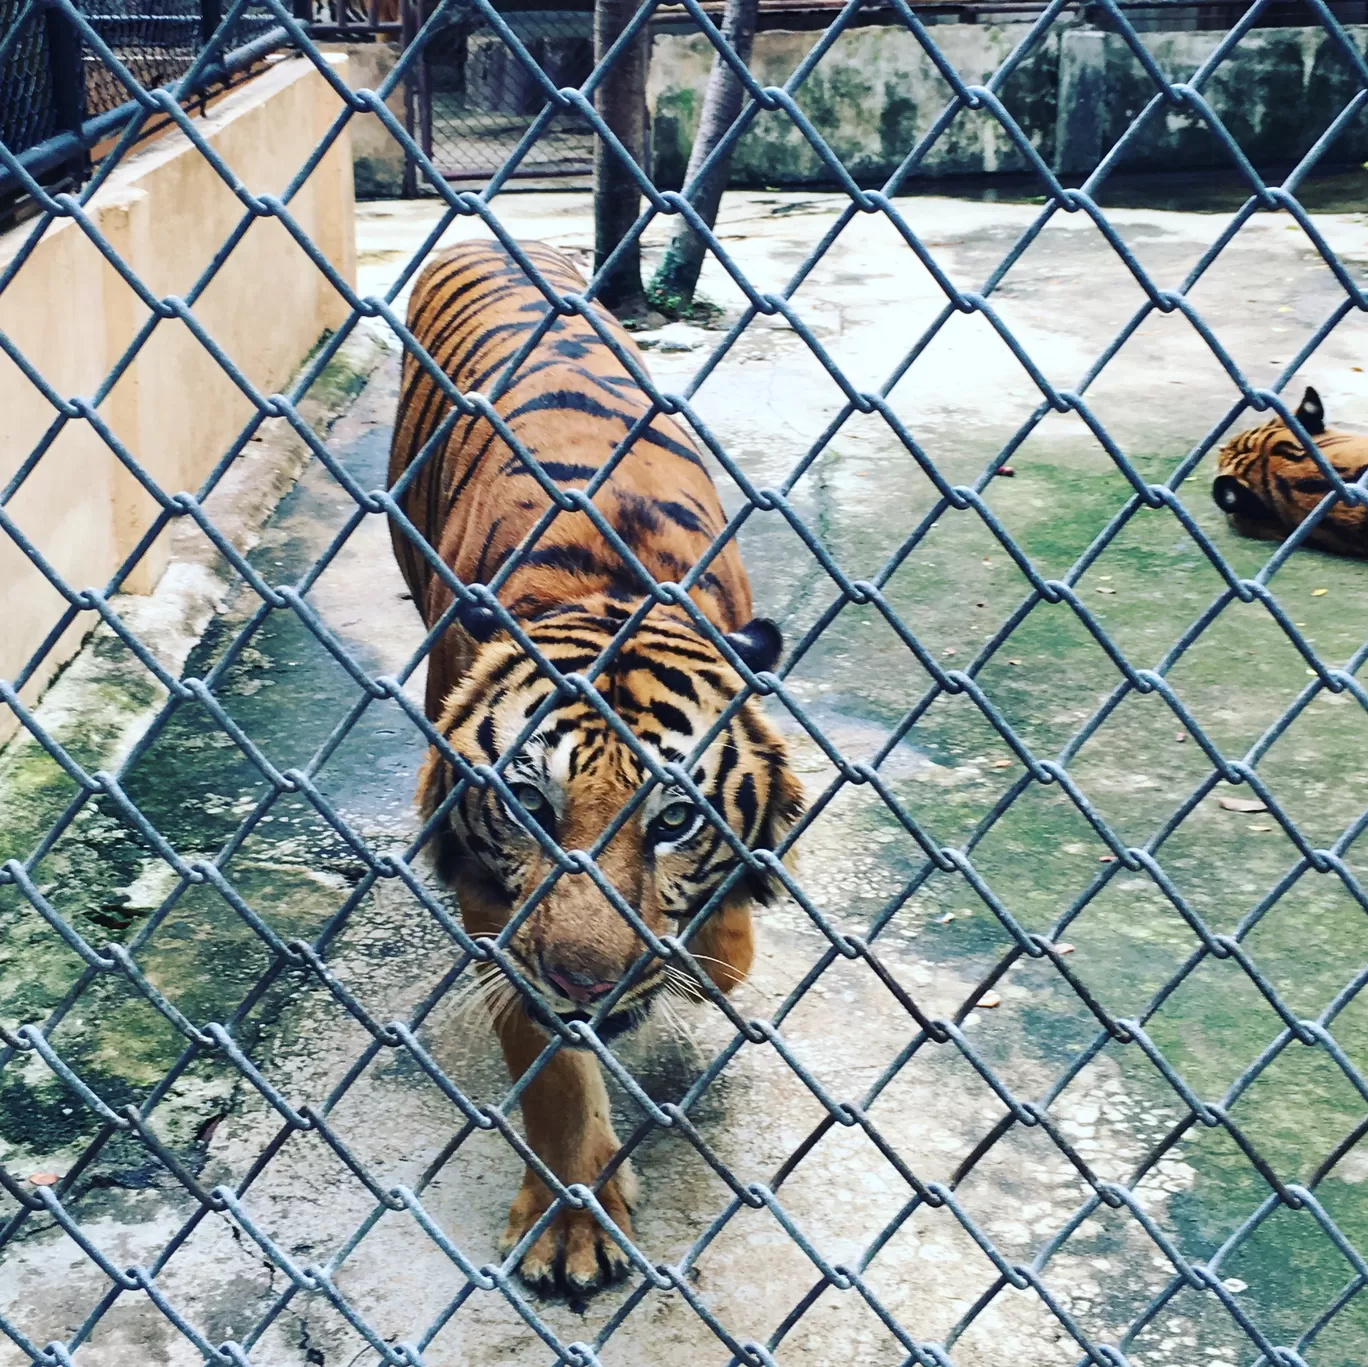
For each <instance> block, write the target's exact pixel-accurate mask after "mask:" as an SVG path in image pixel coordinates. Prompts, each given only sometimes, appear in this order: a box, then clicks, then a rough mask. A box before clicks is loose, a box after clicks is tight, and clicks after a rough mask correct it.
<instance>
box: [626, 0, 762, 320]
mask: <svg viewBox="0 0 1368 1367" xmlns="http://www.w3.org/2000/svg"><path fill="white" fill-rule="evenodd" d="M759 11H760V0H727V6H726V9H725V11H724V12H723V15H722V36H723V37H724V38H725V39H726V40H727V41H728V42H729V43H730V44H731V46H732V48H733V50H734V51H735V53H736V55H737V57H739V58H740V59H741V61H742V62H743V63H744V64H745V65H746V66H749V65H750V58H751V48H752V46H753V45H754V42H755V22H756V18H757V16H758V14H759ZM745 93H746V88H745V86H744V85H742V84H741V82H740V80H738V79H737V76H736V73H735V72H734V71H733V70H732V69H731V67H730V66H728V64H727V63H726V62H725V61H723V60H722V55H721V53H717V54H715V55H714V57H713V64H712V73H711V74H710V75H709V77H708V91H707V94H706V95H705V96H704V97H703V112H702V113H701V114H700V115H699V119H698V132H697V133H696V134H695V136H694V143H693V147H692V149H691V150H690V152H689V169H688V170H687V171H686V172H685V173H684V184H685V186H686V187H687V186H689V185H690V184H691V183H692V182H693V181H694V179H695V178H696V177H697V175H698V171H699V168H700V167H701V166H702V165H703V163H704V162H705V161H707V159H708V157H709V156H710V155H711V153H712V150H713V148H714V147H716V146H717V144H718V143H719V142H721V141H722V138H723V135H724V134H725V133H726V131H727V129H729V128H730V127H731V126H732V124H733V123H734V122H735V120H736V116H737V115H738V114H739V113H740V112H741V103H742V100H743V99H744V98H745ZM730 170H731V153H730V152H729V153H728V154H727V155H726V156H724V157H720V158H719V159H718V160H717V162H716V163H715V164H714V165H713V166H712V168H711V169H710V170H709V172H708V174H707V176H706V178H705V179H704V180H703V182H702V183H701V184H699V185H696V186H694V188H693V190H692V192H690V193H689V202H690V203H691V204H692V205H693V206H694V208H695V209H696V210H697V211H698V216H699V217H700V218H701V219H702V220H703V222H704V223H706V224H707V225H708V227H709V228H711V227H712V226H713V224H714V223H716V222H717V209H718V206H719V205H720V204H721V202H722V191H723V190H725V189H726V187H727V177H728V173H729V172H730ZM705 254H706V248H705V247H704V245H703V239H702V238H701V237H700V236H699V235H698V234H697V233H696V232H694V230H693V229H692V228H691V227H689V225H688V223H687V222H685V221H684V220H683V219H680V221H679V227H678V228H677V229H676V230H675V235H674V237H673V238H671V240H670V245H669V248H668V250H667V251H666V253H665V260H664V261H662V262H661V265H660V269H659V270H658V271H657V272H656V276H655V279H654V280H652V281H651V298H652V300H653V302H654V303H655V305H656V307H657V308H659V309H660V310H661V311H662V312H664V313H669V314H673V315H675V316H678V315H680V314H682V313H687V312H688V310H689V306H690V305H691V304H692V303H693V297H694V291H695V290H696V289H697V288H698V275H699V272H700V271H701V270H702V269H703V258H704V256H705Z"/></svg>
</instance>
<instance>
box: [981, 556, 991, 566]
mask: <svg viewBox="0 0 1368 1367" xmlns="http://www.w3.org/2000/svg"><path fill="white" fill-rule="evenodd" d="M983 563H984V564H985V565H988V566H990V567H991V566H992V563H993V562H992V561H991V560H989V559H988V557H987V556H986V555H985V556H984V557H983Z"/></svg>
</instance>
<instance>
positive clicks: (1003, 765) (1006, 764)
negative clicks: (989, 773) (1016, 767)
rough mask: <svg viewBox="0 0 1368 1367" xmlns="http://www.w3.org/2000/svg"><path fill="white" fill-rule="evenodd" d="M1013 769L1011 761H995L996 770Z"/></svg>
mask: <svg viewBox="0 0 1368 1367" xmlns="http://www.w3.org/2000/svg"><path fill="white" fill-rule="evenodd" d="M1011 767H1012V761H1011V760H1009V759H995V760H994V761H993V768H994V769H1010V768H1011Z"/></svg>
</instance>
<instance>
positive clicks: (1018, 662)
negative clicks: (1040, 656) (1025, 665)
mask: <svg viewBox="0 0 1368 1367" xmlns="http://www.w3.org/2000/svg"><path fill="white" fill-rule="evenodd" d="M1007 663H1008V664H1009V665H1019V664H1020V663H1021V661H1020V660H1008V661H1007Z"/></svg>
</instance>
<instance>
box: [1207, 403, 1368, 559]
mask: <svg viewBox="0 0 1368 1367" xmlns="http://www.w3.org/2000/svg"><path fill="white" fill-rule="evenodd" d="M1296 417H1297V421H1298V422H1300V423H1301V425H1302V426H1303V427H1304V428H1305V429H1306V431H1307V434H1308V435H1309V436H1311V437H1313V438H1314V439H1315V443H1316V446H1317V448H1318V449H1319V451H1320V453H1321V455H1322V456H1323V457H1324V458H1325V459H1326V460H1327V461H1328V462H1329V464H1330V465H1331V466H1332V467H1333V468H1334V469H1335V471H1336V472H1337V473H1338V474H1339V476H1340V478H1341V479H1342V480H1344V482H1345V483H1346V484H1352V483H1354V482H1355V481H1356V480H1359V479H1361V478H1362V477H1363V473H1364V471H1365V469H1368V437H1361V436H1357V435H1355V434H1354V433H1352V432H1336V431H1334V430H1332V429H1330V428H1327V427H1326V425H1325V408H1324V406H1323V405H1322V403H1321V398H1320V395H1319V394H1317V393H1316V391H1315V390H1314V389H1311V388H1308V389H1307V391H1306V393H1305V394H1304V395H1303V396H1302V401H1301V404H1300V405H1299V406H1298V408H1297V412H1296ZM1330 488H1331V485H1330V482H1329V481H1328V480H1327V479H1326V478H1325V475H1324V474H1323V473H1322V472H1321V469H1320V467H1319V466H1318V465H1317V464H1316V461H1315V459H1314V458H1313V457H1312V455H1311V453H1310V452H1309V451H1307V450H1306V449H1305V448H1304V447H1303V446H1302V444H1301V442H1300V440H1299V439H1298V438H1297V436H1296V435H1295V434H1294V433H1293V431H1292V429H1291V428H1290V427H1289V426H1288V425H1287V424H1286V423H1285V422H1284V421H1283V420H1282V418H1280V417H1278V416H1277V415H1276V414H1275V415H1274V416H1273V417H1272V418H1270V419H1269V421H1268V422H1266V423H1263V424H1262V425H1261V426H1259V427H1251V428H1250V429H1249V430H1248V431H1246V432H1241V433H1239V434H1238V435H1237V436H1235V437H1233V438H1232V439H1231V440H1230V441H1228V442H1227V443H1226V444H1225V446H1223V447H1222V448H1221V454H1220V457H1219V459H1218V460H1217V464H1216V478H1215V481H1214V482H1213V483H1212V486H1211V496H1212V498H1213V499H1215V501H1216V506H1217V507H1218V508H1220V509H1221V511H1222V512H1223V513H1225V515H1226V517H1227V519H1228V520H1229V522H1230V526H1231V527H1232V529H1233V530H1235V531H1237V532H1239V533H1240V534H1241V535H1242V536H1251V537H1257V538H1259V539H1261V540H1265V541H1281V540H1283V539H1284V538H1285V537H1287V536H1288V535H1289V534H1290V533H1292V532H1293V531H1295V530H1296V529H1297V528H1298V527H1299V526H1301V524H1302V523H1303V522H1305V521H1306V519H1307V518H1308V517H1310V516H1311V514H1312V512H1314V511H1315V509H1316V508H1317V506H1318V505H1319V504H1320V502H1321V500H1322V499H1324V497H1325V496H1326V494H1328V493H1329V492H1330ZM1306 539H1307V542H1308V544H1310V545H1312V546H1316V547H1318V548H1319V549H1321V550H1323V551H1333V552H1335V553H1336V554H1338V555H1355V556H1368V510H1365V509H1364V508H1363V507H1362V506H1357V507H1350V506H1349V505H1347V504H1345V503H1342V502H1340V503H1335V504H1333V505H1332V506H1331V507H1330V508H1328V509H1327V510H1326V512H1325V514H1324V516H1323V517H1322V518H1321V519H1320V521H1319V522H1318V523H1317V524H1316V526H1315V527H1314V529H1313V530H1312V531H1311V532H1310V534H1309V535H1308V536H1307V538H1306Z"/></svg>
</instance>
